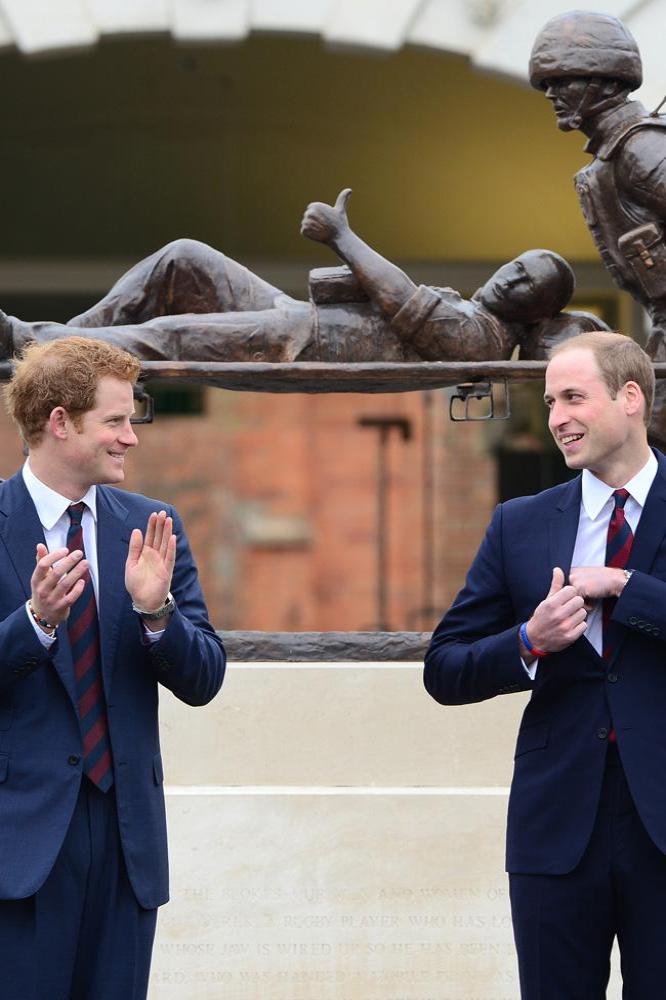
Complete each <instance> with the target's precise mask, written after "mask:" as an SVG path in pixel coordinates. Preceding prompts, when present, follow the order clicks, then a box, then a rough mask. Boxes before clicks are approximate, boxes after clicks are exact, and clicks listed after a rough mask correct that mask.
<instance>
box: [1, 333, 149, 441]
mask: <svg viewBox="0 0 666 1000" xmlns="http://www.w3.org/2000/svg"><path fill="white" fill-rule="evenodd" d="M140 367H141V366H140V365H139V362H138V361H137V359H136V358H135V357H134V356H133V355H131V354H128V352H127V351H122V350H120V349H119V348H118V347H112V346H111V345H109V344H104V343H102V341H100V340H94V339H92V338H90V339H89V338H88V337H63V338H62V339H60V340H49V341H46V342H44V343H41V344H39V343H36V342H33V343H30V344H28V345H27V346H26V347H25V349H24V350H23V353H22V354H21V357H20V358H19V359H18V361H16V363H15V367H14V374H13V375H12V378H11V381H10V382H9V384H8V386H7V388H6V389H5V401H6V404H7V409H8V411H9V414H10V416H11V417H12V419H13V420H14V421H15V423H16V424H18V427H19V430H20V432H21V436H22V437H23V440H24V441H25V442H26V444H28V445H29V446H34V445H37V444H39V442H40V441H41V440H42V437H43V435H44V429H45V427H46V423H47V421H48V419H49V415H50V414H51V411H52V410H53V409H55V407H56V406H62V407H63V408H64V409H65V410H67V412H68V413H69V415H70V417H71V418H72V419H73V420H74V421H75V422H78V421H80V419H81V417H82V416H83V414H84V413H87V412H88V410H92V409H93V408H94V406H95V395H96V392H97V386H98V384H99V381H100V379H102V378H104V376H110V377H111V378H117V379H120V380H121V381H123V382H130V383H131V384H132V385H133V384H134V383H135V382H136V380H137V378H138V376H139V371H140Z"/></svg>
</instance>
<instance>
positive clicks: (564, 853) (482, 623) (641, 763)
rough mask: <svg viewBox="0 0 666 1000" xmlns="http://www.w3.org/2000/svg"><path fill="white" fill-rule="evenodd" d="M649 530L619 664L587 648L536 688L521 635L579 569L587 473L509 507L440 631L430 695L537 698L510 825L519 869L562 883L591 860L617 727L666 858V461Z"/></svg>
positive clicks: (448, 699) (521, 738) (646, 817)
mask: <svg viewBox="0 0 666 1000" xmlns="http://www.w3.org/2000/svg"><path fill="white" fill-rule="evenodd" d="M657 458H658V463H659V467H658V472H657V475H656V477H655V480H654V483H653V484H652V487H651V489H650V492H649V494H648V497H647V500H646V503H645V507H644V508H643V513H642V515H641V519H640V522H639V525H638V529H637V531H636V535H635V539H634V543H633V548H632V551H631V556H630V559H629V563H628V567H629V568H631V569H633V570H634V573H633V574H632V576H631V579H630V580H629V582H628V583H627V584H626V586H625V587H624V590H623V591H622V594H621V596H620V598H619V600H618V601H617V604H616V607H615V610H614V612H613V621H614V623H615V625H614V626H613V627H614V628H615V630H616V632H617V641H615V643H614V650H615V651H614V656H613V659H612V660H611V661H610V662H609V663H608V664H606V663H605V662H604V661H603V660H602V659H601V657H600V656H599V655H598V654H597V653H596V652H595V650H594V648H593V647H592V646H591V645H590V643H589V642H588V641H587V639H585V638H584V637H583V638H580V639H578V640H577V642H575V643H574V644H573V645H571V646H569V647H568V648H567V649H564V650H562V651H561V652H559V653H552V654H550V655H549V656H548V657H546V658H544V659H542V660H540V661H539V665H538V669H537V674H536V679H535V681H534V683H533V682H532V681H531V680H530V678H529V676H528V675H527V673H526V672H525V669H524V667H523V665H522V662H521V659H520V655H519V652H518V628H519V625H520V623H521V622H524V621H527V620H528V619H529V618H530V617H531V615H532V612H533V611H534V608H535V607H536V605H537V604H538V603H539V602H540V601H542V600H543V598H544V597H545V596H546V594H547V593H548V591H549V589H550V582H551V578H552V571H553V567H554V566H560V567H562V569H563V570H564V573H565V575H566V574H568V572H569V570H570V568H571V558H572V555H573V549H574V544H575V540H576V534H577V530H578V520H579V515H580V501H581V477H580V476H579V477H578V478H577V479H575V480H573V481H572V482H570V483H567V484H565V485H563V486H556V487H554V488H553V489H550V490H546V491H545V492H544V493H540V494H538V495H537V496H533V497H521V498H519V499H516V500H510V501H508V502H507V503H504V504H500V505H499V506H498V507H497V509H496V510H495V514H494V516H493V519H492V522H491V524H490V526H489V528H488V531H487V533H486V536H485V538H484V540H483V542H482V544H481V547H480V549H479V552H478V554H477V556H476V558H475V560H474V563H473V564H472V567H471V569H470V571H469V574H468V577H467V580H466V582H465V586H464V587H463V589H462V590H461V591H460V593H459V594H458V596H457V597H456V599H455V601H454V603H453V605H452V607H451V609H450V610H449V611H448V612H447V614H446V615H445V616H444V618H443V619H442V621H441V622H440V624H439V625H438V627H437V629H436V630H435V632H434V634H433V638H432V642H431V645H430V648H429V650H428V653H427V655H426V661H425V675H424V680H425V686H426V688H427V690H428V692H429V693H430V694H431V695H432V697H433V698H435V699H436V700H437V701H439V702H441V704H443V705H462V704H469V703H471V702H477V701H483V700H484V699H486V698H493V697H495V695H500V694H508V693H510V692H513V691H524V690H531V692H532V694H531V698H530V700H529V703H528V705H527V707H526V709H525V712H524V715H523V718H522V722H521V725H520V730H519V732H518V740H517V744H516V753H515V766H514V774H513V781H512V785H511V795H510V798H509V814H508V827H507V869H508V871H510V872H520V873H533V874H563V873H565V872H569V871H571V870H572V869H573V868H574V867H575V866H576V864H577V863H578V861H579V860H580V858H581V856H582V854H583V851H584V850H585V847H586V845H587V843H588V841H589V838H590V834H591V832H592V826H593V823H594V819H595V814H596V809H597V804H598V801H599V794H600V790H601V782H602V778H603V773H604V763H605V757H606V750H607V745H608V741H607V739H606V737H607V734H608V731H609V730H610V729H611V727H614V728H615V730H616V733H617V745H618V749H619V752H620V756H621V759H622V763H623V765H624V770H625V773H626V776H627V780H628V783H629V787H630V788H631V792H632V795H633V798H634V801H635V803H636V807H637V809H638V812H639V814H640V816H641V819H642V820H643V823H644V825H645V827H646V829H647V831H648V833H649V835H650V837H651V838H652V840H653V841H654V843H655V844H656V845H657V847H658V848H659V849H660V850H661V851H663V852H665V853H666V458H664V456H663V455H661V454H659V453H657Z"/></svg>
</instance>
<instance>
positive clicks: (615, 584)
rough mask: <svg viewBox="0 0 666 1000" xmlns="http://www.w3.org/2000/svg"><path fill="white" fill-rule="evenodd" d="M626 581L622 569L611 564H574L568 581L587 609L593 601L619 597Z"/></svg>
mask: <svg viewBox="0 0 666 1000" xmlns="http://www.w3.org/2000/svg"><path fill="white" fill-rule="evenodd" d="M626 582H627V578H626V576H625V573H624V570H623V569H617V568H616V567H613V566H574V568H573V569H572V570H571V572H570V573H569V583H570V584H571V586H572V587H575V588H576V590H577V591H578V593H579V594H580V596H581V597H582V598H583V600H584V601H585V606H586V607H587V609H588V611H589V609H590V605H591V603H592V602H593V601H600V600H602V599H603V598H604V597H619V596H620V594H621V593H622V591H623V590H624V586H625V584H626Z"/></svg>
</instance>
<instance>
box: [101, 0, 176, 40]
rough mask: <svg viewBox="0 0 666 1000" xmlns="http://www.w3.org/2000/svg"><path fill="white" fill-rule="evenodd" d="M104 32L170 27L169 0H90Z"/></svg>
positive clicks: (130, 31)
mask: <svg viewBox="0 0 666 1000" xmlns="http://www.w3.org/2000/svg"><path fill="white" fill-rule="evenodd" d="M87 4H88V7H89V9H90V13H91V16H92V18H93V20H94V22H95V24H96V25H97V27H98V29H99V31H100V33H101V34H104V35H119V34H123V33H132V34H135V33H140V32H143V31H151V32H152V31H169V30H170V29H171V16H170V9H169V8H170V4H169V0H87Z"/></svg>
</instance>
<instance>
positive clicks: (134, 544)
mask: <svg viewBox="0 0 666 1000" xmlns="http://www.w3.org/2000/svg"><path fill="white" fill-rule="evenodd" d="M175 562H176V536H175V535H174V533H173V520H172V519H171V518H170V517H167V514H166V511H164V510H161V511H160V512H159V514H151V515H150V517H149V518H148V524H147V526H146V537H145V539H144V537H143V535H142V533H141V531H140V530H139V529H138V528H135V529H134V531H133V532H132V535H131V537H130V543H129V552H128V555H127V562H126V563H125V586H126V587H127V590H128V593H129V595H130V597H131V598H132V601H133V603H134V604H136V606H137V607H138V608H141V609H142V610H143V611H156V610H157V608H159V607H161V606H162V605H163V604H164V602H165V601H166V599H167V595H168V593H169V590H170V588H171V577H172V576H173V567H174V565H175ZM154 624H156V623H154ZM154 624H153V627H154Z"/></svg>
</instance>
